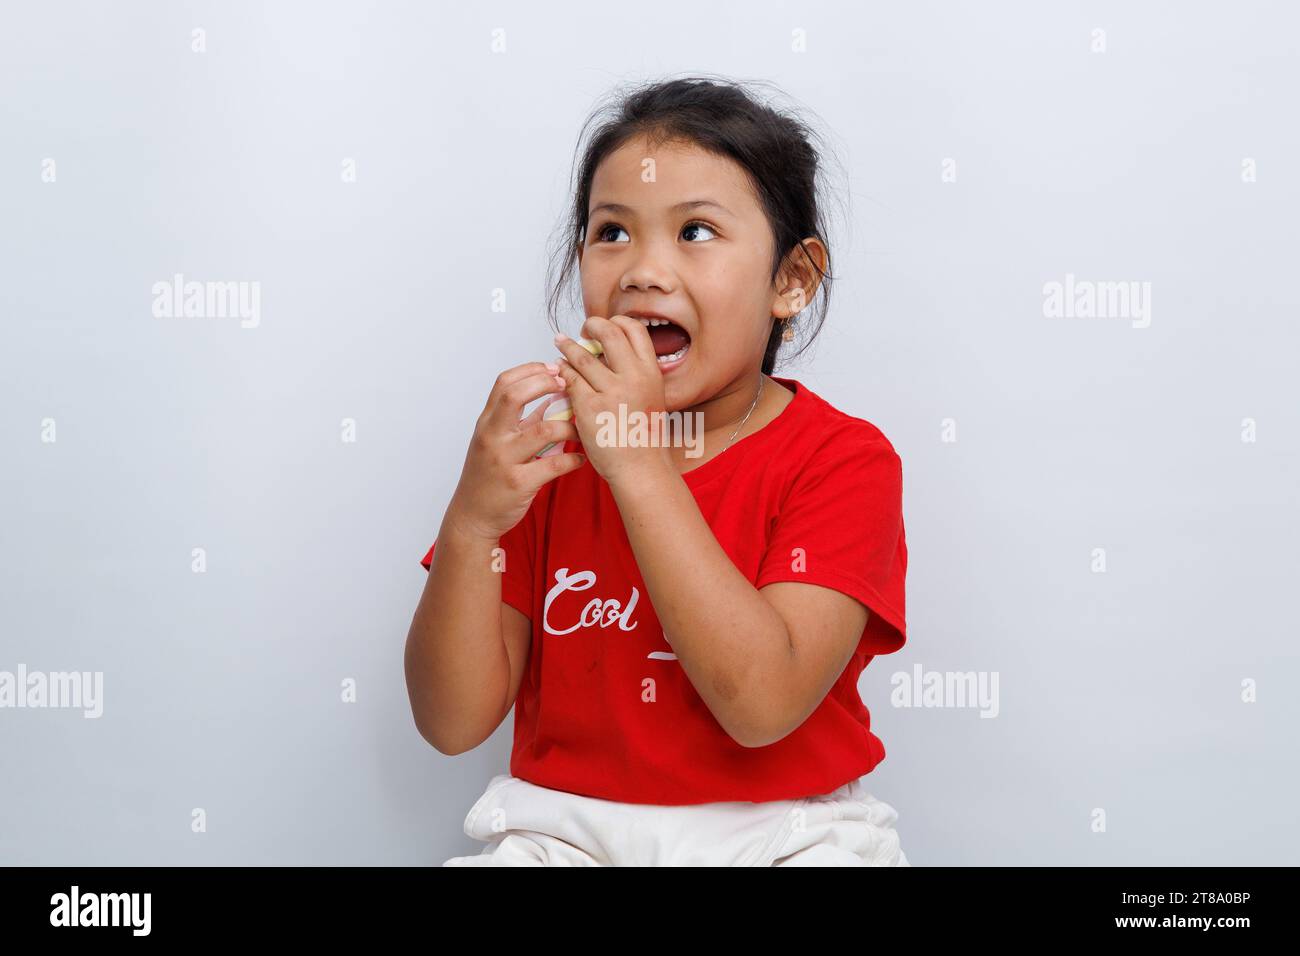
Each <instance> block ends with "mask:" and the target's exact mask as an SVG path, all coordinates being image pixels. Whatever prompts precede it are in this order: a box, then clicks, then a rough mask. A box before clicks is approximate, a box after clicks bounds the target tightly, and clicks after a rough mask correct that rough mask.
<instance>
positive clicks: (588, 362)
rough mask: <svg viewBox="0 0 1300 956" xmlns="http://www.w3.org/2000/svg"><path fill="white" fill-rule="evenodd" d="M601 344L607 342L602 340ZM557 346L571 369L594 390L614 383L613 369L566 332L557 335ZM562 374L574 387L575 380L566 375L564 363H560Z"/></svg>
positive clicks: (570, 385)
mask: <svg viewBox="0 0 1300 956" xmlns="http://www.w3.org/2000/svg"><path fill="white" fill-rule="evenodd" d="M600 344H601V346H602V347H603V346H604V344H605V343H604V342H601V343H600ZM555 347H556V348H557V349H559V350H560V354H562V355H563V356H564V357H565V359H566V360H567V361H568V363H569V366H570V367H571V369H572V370H573V371H574V372H576V373H577V376H578V378H580V379H584V380H585V381H586V383H587V384H588V385H589V386H590V387H591V388H592V389H593V390H594V391H600V390H601V388H602V387H607V386H609V385H611V384H613V380H614V372H613V370H611V369H609V368H607V367H606V366H605V364H604V363H603V362H601V361H600V359H598V358H596V356H594V355H592V354H591V353H590V352H588V351H587V350H586V349H584V348H583V347H582V346H581V345H579V344H578V343H577V342H575V341H573V339H571V338H569V337H568V336H567V335H565V334H564V333H562V332H561V333H560V334H559V335H557V336H556V337H555ZM560 375H561V377H563V378H564V379H565V380H566V381H567V382H568V383H569V387H570V388H572V387H573V385H574V382H573V380H572V379H571V378H570V377H569V376H568V375H565V373H564V365H563V363H561V365H560Z"/></svg>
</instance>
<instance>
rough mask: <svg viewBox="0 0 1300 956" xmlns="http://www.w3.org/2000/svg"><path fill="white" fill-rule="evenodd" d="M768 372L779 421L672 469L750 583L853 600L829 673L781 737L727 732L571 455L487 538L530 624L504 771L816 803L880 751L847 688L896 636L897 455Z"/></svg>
mask: <svg viewBox="0 0 1300 956" xmlns="http://www.w3.org/2000/svg"><path fill="white" fill-rule="evenodd" d="M775 380H776V381H777V382H780V383H782V384H783V385H785V386H786V388H788V389H790V390H791V391H793V392H794V398H793V399H792V400H791V401H790V403H789V404H788V405H787V406H786V407H785V408H784V409H783V410H782V411H781V413H780V414H779V415H778V416H777V417H776V418H775V419H773V420H772V421H771V422H769V423H768V424H767V425H765V426H763V427H762V428H760V429H759V430H758V431H757V432H754V433H753V434H751V435H747V436H746V437H744V438H742V439H740V440H739V441H737V442H736V443H735V444H734V445H732V446H731V447H730V448H728V449H726V450H725V451H723V452H722V453H721V454H719V455H717V456H715V457H714V458H711V459H710V460H708V461H706V462H705V463H704V464H703V465H699V466H697V467H695V468H693V469H692V470H690V471H687V472H685V473H684V474H683V475H682V476H681V477H682V480H683V481H685V482H686V485H687V486H688V487H689V488H690V489H691V492H692V494H693V495H694V496H695V501H696V503H697V504H698V506H699V508H700V513H701V514H702V515H703V516H704V518H705V520H706V521H707V522H708V524H709V527H710V528H711V529H712V530H713V534H714V536H715V537H716V538H717V540H718V543H719V544H720V545H721V546H722V548H723V550H724V551H726V553H727V554H728V556H729V557H730V558H731V559H732V561H733V562H734V563H735V565H736V567H737V568H739V569H740V570H741V572H742V573H744V575H745V576H746V577H747V578H748V579H749V580H750V581H751V582H753V584H754V586H755V587H756V588H762V587H763V586H764V585H767V584H771V583H772V582H774V581H797V582H803V583H808V584H817V585H821V586H823V587H827V588H834V589H835V590H837V591H841V592H843V593H844V594H848V595H850V596H851V597H854V598H856V599H857V600H858V601H860V602H862V604H864V605H865V606H866V607H867V608H868V610H869V612H870V613H869V617H868V620H867V625H866V628H865V629H864V630H863V632H862V637H861V639H860V640H859V642H858V646H857V649H856V651H855V652H854V654H853V657H852V659H851V660H850V661H849V663H848V665H847V666H846V667H845V668H844V672H843V673H842V674H841V675H840V677H839V679H838V680H837V681H836V682H835V685H834V686H833V687H832V688H831V690H830V692H829V693H828V694H827V695H826V697H825V699H824V700H823V701H822V702H821V704H819V705H818V707H817V709H816V710H814V711H813V713H812V714H810V715H809V716H808V718H807V719H806V720H805V721H804V722H803V723H802V724H801V725H800V726H799V727H797V728H796V729H795V730H794V731H792V732H791V733H789V734H788V735H787V736H785V737H783V738H782V739H781V740H778V741H776V742H775V743H773V744H769V745H768V746H766V747H757V748H748V747H743V746H741V745H740V744H738V743H737V742H736V741H735V740H733V739H732V738H731V737H730V736H728V735H727V733H726V731H724V730H723V729H722V726H721V725H720V724H719V723H718V721H717V720H716V719H715V718H714V716H713V714H712V713H711V712H710V711H709V709H708V708H707V707H706V706H705V704H704V701H703V699H702V698H701V697H700V696H699V694H698V693H696V691H695V688H694V687H693V686H692V685H691V683H690V681H689V680H688V679H687V677H686V674H685V671H684V670H683V669H682V667H681V665H680V664H679V663H677V660H676V658H675V657H674V656H673V655H672V648H671V647H670V646H669V645H668V643H667V642H666V641H665V640H664V635H663V630H662V628H661V626H660V624H659V620H658V618H656V617H655V612H654V607H653V606H652V604H651V602H650V598H649V595H648V593H647V591H646V587H645V583H644V582H643V581H642V579H641V575H640V573H639V571H638V569H637V565H636V559H635V557H634V555H633V553H632V548H631V545H630V544H629V542H628V538H627V532H626V531H625V529H624V527H623V522H622V518H621V516H620V514H619V510H618V506H617V504H616V503H615V501H614V497H613V495H612V494H611V492H610V490H609V486H608V485H607V484H606V483H605V481H604V479H602V478H601V477H600V476H599V475H598V474H597V473H596V471H595V469H594V468H592V466H591V464H590V463H586V464H584V465H583V466H582V467H580V468H578V469H577V470H576V471H573V472H570V473H569V474H567V475H564V476H562V477H560V478H557V479H554V480H553V481H551V482H550V483H548V484H546V485H544V486H543V487H542V489H541V490H540V491H539V492H538V493H537V496H536V498H534V499H533V503H532V504H531V505H530V506H529V509H528V511H527V512H526V513H525V515H524V517H523V519H522V520H520V522H519V524H517V525H516V526H515V527H514V528H512V529H511V530H510V531H509V532H507V533H506V534H505V535H503V536H502V538H501V541H500V547H501V548H502V549H503V551H504V555H505V567H504V569H503V571H502V572H501V574H502V580H501V597H502V600H503V601H504V602H505V603H506V604H509V605H510V606H511V607H514V608H516V609H518V610H519V611H521V612H522V613H523V614H525V615H526V616H527V617H528V618H529V619H530V620H531V622H532V625H533V639H532V647H531V650H530V652H529V659H528V663H527V666H526V669H525V672H524V676H523V679H522V681H521V683H520V686H519V694H518V696H517V697H516V699H515V707H514V710H515V733H514V749H513V751H512V752H511V756H510V772H511V773H512V774H513V775H514V776H516V777H521V778H523V779H524V780H528V781H531V782H532V783H535V784H538V785H540V786H544V787H550V788H551V789H555V790H565V791H568V792H571V793H579V794H586V795H588V796H592V797H601V798H604V799H607V800H618V801H622V802H625V803H651V804H688V803H707V802H711V801H718V800H750V801H756V802H757V801H765V800H784V799H794V798H799V797H805V796H811V795H814V794H822V793H829V792H831V791H832V790H835V789H836V788H838V787H840V786H841V785H843V784H845V783H847V782H848V781H850V780H853V779H856V778H857V777H860V776H862V775H863V774H865V773H867V772H869V771H870V770H871V769H872V768H873V767H875V766H876V764H878V763H879V762H880V761H881V760H883V759H884V756H885V748H884V746H883V744H881V742H880V739H879V738H878V737H876V736H875V734H873V733H872V732H871V717H870V714H869V713H868V711H867V708H866V707H865V706H864V705H863V703H862V698H861V697H860V696H859V694H858V690H857V681H858V677H859V675H860V674H861V673H862V670H863V668H864V667H866V665H867V663H868V662H869V661H870V660H871V658H872V657H873V656H874V655H876V654H888V653H891V652H893V651H896V650H898V649H899V648H900V647H902V646H903V643H904V641H905V640H906V624H905V621H904V617H903V593H904V588H903V579H904V575H905V573H906V570H907V545H906V542H905V540H904V534H903V516H902V466H901V461H900V459H899V457H898V455H897V453H896V452H895V451H894V448H893V446H892V445H891V444H890V443H889V440H888V439H887V438H885V436H884V435H883V434H882V433H881V432H880V430H879V429H877V428H876V427H875V426H874V425H872V424H871V423H870V422H867V421H864V420H863V419H860V418H854V417H852V416H850V415H846V414H845V413H843V412H841V411H839V410H837V409H836V408H834V407H833V406H831V405H830V404H829V403H827V402H826V401H825V400H824V399H822V398H820V397H819V396H817V395H816V394H814V393H813V392H812V391H810V390H809V389H808V388H807V387H806V386H804V385H801V384H800V383H798V382H797V381H794V380H792V379H784V378H775ZM565 444H566V448H565V450H566V451H567V450H573V449H576V448H580V447H581V446H580V444H579V443H578V442H576V441H571V442H566V443H565ZM435 546H436V542H435ZM432 558H433V548H430V549H429V553H428V554H427V555H425V557H424V560H423V561H422V562H421V563H422V564H423V565H424V566H425V567H426V568H427V567H429V564H430V562H431V561H432ZM647 678H652V679H653V682H654V693H653V694H650V693H648V692H647V690H646V683H645V682H646V680H647ZM650 698H653V699H650Z"/></svg>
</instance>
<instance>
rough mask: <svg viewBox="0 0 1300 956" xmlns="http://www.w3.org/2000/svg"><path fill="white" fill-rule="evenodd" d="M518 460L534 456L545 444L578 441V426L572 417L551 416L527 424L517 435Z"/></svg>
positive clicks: (526, 459)
mask: <svg viewBox="0 0 1300 956" xmlns="http://www.w3.org/2000/svg"><path fill="white" fill-rule="evenodd" d="M519 438H520V440H519V451H520V452H523V453H524V454H523V455H522V456H520V461H525V462H526V461H528V460H529V459H532V458H535V457H536V456H537V455H538V453H539V452H541V451H542V450H543V449H544V448H546V446H547V445H554V444H559V443H561V442H566V441H578V440H579V436H578V426H577V425H575V424H574V423H573V419H560V418H552V419H550V420H549V421H540V422H537V423H536V424H535V425H531V426H529V427H528V428H527V429H525V430H524V431H523V432H522V433H521V434H520V436H519Z"/></svg>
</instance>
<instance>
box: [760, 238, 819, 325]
mask: <svg viewBox="0 0 1300 956" xmlns="http://www.w3.org/2000/svg"><path fill="white" fill-rule="evenodd" d="M828 259H829V256H828V253H827V251H826V246H825V244H824V243H823V242H822V241H821V240H820V239H818V238H816V237H815V236H810V237H809V238H807V239H805V240H803V242H801V243H800V244H799V245H797V246H795V247H794V248H793V249H791V250H790V252H789V254H788V255H787V256H786V257H785V262H783V263H782V265H781V269H780V271H779V272H777V275H776V280H775V281H774V283H773V286H772V293H773V298H772V315H773V316H775V317H776V318H778V319H789V318H792V317H793V316H795V315H798V314H799V313H800V312H802V311H803V309H804V308H805V307H806V306H807V305H808V303H809V302H811V301H812V298H813V296H814V295H815V294H816V292H817V287H818V286H820V285H821V281H822V276H821V273H822V272H825V271H826V263H827V261H828Z"/></svg>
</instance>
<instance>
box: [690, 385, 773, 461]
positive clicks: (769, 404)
mask: <svg viewBox="0 0 1300 956" xmlns="http://www.w3.org/2000/svg"><path fill="white" fill-rule="evenodd" d="M760 381H761V382H762V388H761V392H760V387H759V383H760ZM756 397H757V399H758V401H757V403H756V402H755V398H756ZM793 398H794V394H793V393H792V392H791V391H790V390H789V389H788V388H786V387H785V386H784V385H781V384H779V383H778V382H776V381H774V380H773V379H772V378H771V377H770V376H767V375H763V376H761V378H760V376H759V375H754V376H753V377H749V376H746V377H745V378H744V379H741V380H740V381H738V382H735V383H732V384H731V385H728V386H727V387H726V388H724V389H723V390H722V391H720V392H718V394H717V395H714V396H713V397H712V398H710V399H709V400H708V401H704V402H700V403H699V404H698V405H692V406H691V407H690V408H686V409H682V411H683V413H685V414H688V415H690V416H691V420H692V423H694V422H695V421H698V420H699V419H697V418H696V415H697V413H698V414H702V415H703V419H702V420H703V424H704V433H703V441H702V442H701V439H700V436H699V435H698V434H697V435H696V436H695V438H694V444H695V446H696V448H691V447H688V445H687V444H686V443H685V442H683V441H675V442H673V444H672V446H671V447H670V448H669V456H670V458H671V459H672V462H673V464H674V465H675V466H676V467H677V471H678V472H679V473H682V474H685V473H686V472H688V471H692V470H693V469H695V468H698V467H700V465H702V464H704V463H705V462H706V461H709V460H710V459H712V458H715V457H717V456H718V455H720V454H722V453H723V452H724V451H725V450H726V449H727V448H728V447H729V446H730V445H734V444H735V443H736V442H738V441H740V440H741V439H743V438H745V436H747V435H752V434H753V433H754V432H756V431H758V430H759V429H760V428H762V427H763V426H764V425H766V424H767V423H768V422H770V421H772V419H774V418H776V416H778V415H780V414H781V412H782V411H783V410H784V409H785V407H786V406H787V405H789V404H790V402H791V400H792V399H793ZM751 409H752V411H751ZM747 414H748V415H749V418H748V419H746V418H745V416H746V415H747ZM742 421H743V422H744V424H741V423H742ZM737 426H739V429H740V430H739V431H737V430H736V429H737ZM733 433H734V434H735V438H734V439H733V438H732V437H731V436H732V434H733ZM696 449H701V450H702V454H699V455H696V456H694V457H687V454H686V453H687V452H692V453H694V451H695V450H696Z"/></svg>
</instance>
